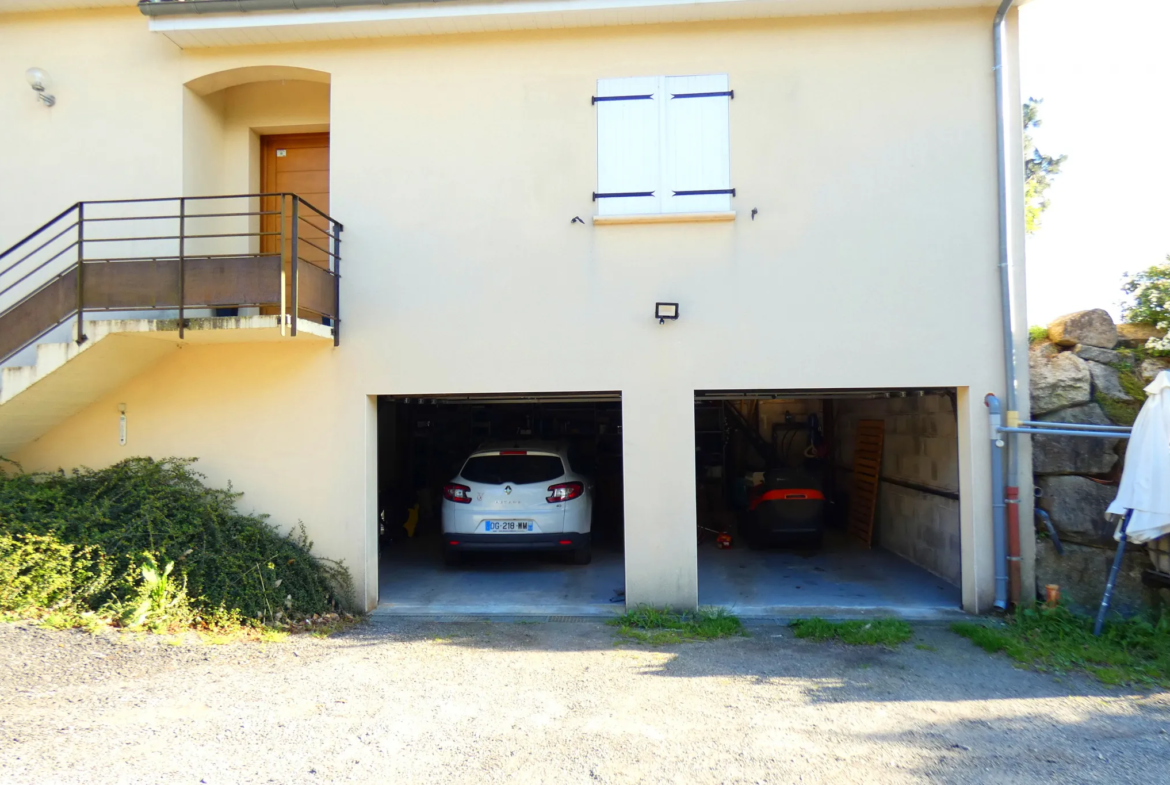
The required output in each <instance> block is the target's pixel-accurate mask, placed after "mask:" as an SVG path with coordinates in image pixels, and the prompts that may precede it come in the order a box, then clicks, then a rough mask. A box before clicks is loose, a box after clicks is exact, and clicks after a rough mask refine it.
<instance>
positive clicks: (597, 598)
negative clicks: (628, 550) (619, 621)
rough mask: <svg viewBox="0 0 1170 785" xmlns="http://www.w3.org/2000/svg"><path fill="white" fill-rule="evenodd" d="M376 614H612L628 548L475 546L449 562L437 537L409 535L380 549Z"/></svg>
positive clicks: (618, 605) (621, 585)
mask: <svg viewBox="0 0 1170 785" xmlns="http://www.w3.org/2000/svg"><path fill="white" fill-rule="evenodd" d="M378 568H379V569H378V572H379V583H378V608H377V610H375V611H374V613H377V614H394V615H426V616H430V615H450V614H483V613H485V612H486V613H491V614H500V615H519V616H527V615H533V616H545V615H549V616H607V615H614V614H618V613H621V612H622V611H623V610H624V609H625V604H624V600H623V598H622V597H620V596H619V597H618V602H610V600H611V599H612V598H613V597H615V596H616V595H617V593H618V592H620V591H623V590H624V588H625V562H624V560H623V558H622V554H621V551H619V550H614V549H606V548H603V547H600V546H598V545H596V544H595V545H594V546H593V562H592V563H591V564H588V565H576V564H566V563H565V562H563V561H561V560H560V557H558V556H557V555H555V554H550V553H476V554H469V555H468V556H467V557H465V559H464V562H463V564H462V565H460V566H458V567H447V566H445V565H444V564H443V559H442V554H441V552H440V550H439V541H438V540H436V539H430V538H428V539H408V540H405V541H402V542H399V543H394V544H393V545H391V546H390V547H388V548H387V549H386V550H384V551H383V552H382V553H381V554H380V558H379V565H378Z"/></svg>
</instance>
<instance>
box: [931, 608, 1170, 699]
mask: <svg viewBox="0 0 1170 785" xmlns="http://www.w3.org/2000/svg"><path fill="white" fill-rule="evenodd" d="M951 630H952V631H953V632H955V633H957V634H959V635H962V636H963V637H964V638H967V639H969V640H970V641H971V642H972V643H974V644H975V645H976V646H978V647H979V648H981V649H983V650H984V651H986V652H988V653H990V654H997V653H999V652H1003V653H1004V654H1006V655H1007V656H1008V657H1010V658H1011V659H1013V660H1015V661H1016V662H1018V663H1021V664H1023V665H1026V666H1029V667H1032V668H1035V669H1036V670H1040V671H1056V672H1064V671H1078V672H1082V673H1089V674H1092V675H1093V676H1096V677H1097V678H1098V679H1099V680H1101V681H1102V682H1104V683H1105V684H1126V685H1136V686H1142V687H1170V615H1167V614H1163V616H1162V618H1161V620H1160V621H1159V622H1157V623H1150V622H1148V621H1145V620H1142V619H1130V620H1125V621H1121V620H1117V621H1110V622H1107V623H1106V625H1105V629H1104V630H1103V632H1102V634H1101V637H1100V638H1096V637H1094V636H1093V620H1092V619H1091V618H1089V617H1087V616H1080V615H1077V614H1074V613H1072V612H1070V611H1069V610H1068V609H1066V608H1063V607H1057V608H1051V609H1049V608H1023V609H1020V610H1019V611H1017V613H1016V614H1015V615H1014V616H1012V617H1009V618H1008V620H1007V623H1006V624H1002V625H998V624H997V625H985V624H976V623H972V622H956V623H954V624H952V625H951Z"/></svg>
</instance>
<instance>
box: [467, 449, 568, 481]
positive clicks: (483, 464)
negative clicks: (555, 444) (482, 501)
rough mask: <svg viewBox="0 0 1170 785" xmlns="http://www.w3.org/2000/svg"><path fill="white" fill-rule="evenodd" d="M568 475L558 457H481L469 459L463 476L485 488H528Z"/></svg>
mask: <svg viewBox="0 0 1170 785" xmlns="http://www.w3.org/2000/svg"><path fill="white" fill-rule="evenodd" d="M564 473H565V467H564V464H562V463H561V459H560V458H558V457H557V456H555V455H477V456H475V457H473V458H468V459H467V463H466V464H465V465H464V467H463V471H461V472H460V473H459V474H460V476H462V477H463V479H465V480H467V481H468V482H480V483H483V484H484V485H503V484H504V483H506V482H510V483H515V484H516V485H528V484H530V483H534V482H550V481H552V480H555V479H557V478H558V477H560V476H561V475H563V474H564Z"/></svg>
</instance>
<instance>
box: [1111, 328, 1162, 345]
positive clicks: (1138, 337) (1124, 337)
mask: <svg viewBox="0 0 1170 785" xmlns="http://www.w3.org/2000/svg"><path fill="white" fill-rule="evenodd" d="M1165 335H1166V331H1165V330H1159V329H1158V328H1157V327H1155V326H1154V325H1152V324H1119V325H1117V336H1118V339H1119V342H1120V344H1121V345H1122V346H1124V347H1126V348H1127V349H1140V348H1142V347H1143V346H1145V345H1146V341H1148V340H1150V339H1151V338H1161V337H1163V336H1165Z"/></svg>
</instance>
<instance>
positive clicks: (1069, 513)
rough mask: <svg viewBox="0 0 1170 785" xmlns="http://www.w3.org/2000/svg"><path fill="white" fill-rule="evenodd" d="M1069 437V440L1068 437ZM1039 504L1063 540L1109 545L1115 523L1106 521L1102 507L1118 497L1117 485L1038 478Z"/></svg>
mask: <svg viewBox="0 0 1170 785" xmlns="http://www.w3.org/2000/svg"><path fill="white" fill-rule="evenodd" d="M1070 438H1071V437H1070ZM1036 487H1037V488H1039V489H1040V499H1039V501H1038V504H1039V505H1040V507H1041V509H1044V510H1047V511H1048V514H1049V515H1051V516H1052V525H1053V526H1055V527H1056V530H1057V531H1058V532H1060V538H1061V539H1062V540H1064V539H1068V540H1069V541H1071V542H1078V543H1081V544H1082V545H1109V544H1110V543H1112V542H1113V531H1114V530H1115V529H1116V528H1117V524H1116V523H1114V522H1113V521H1107V520H1105V508H1106V507H1108V506H1109V503H1110V502H1112V501H1113V499H1114V497H1115V496H1117V486H1115V485H1104V484H1102V483H1099V482H1093V481H1092V480H1090V479H1089V478H1088V477H1075V476H1053V477H1039V478H1037V480H1036Z"/></svg>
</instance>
